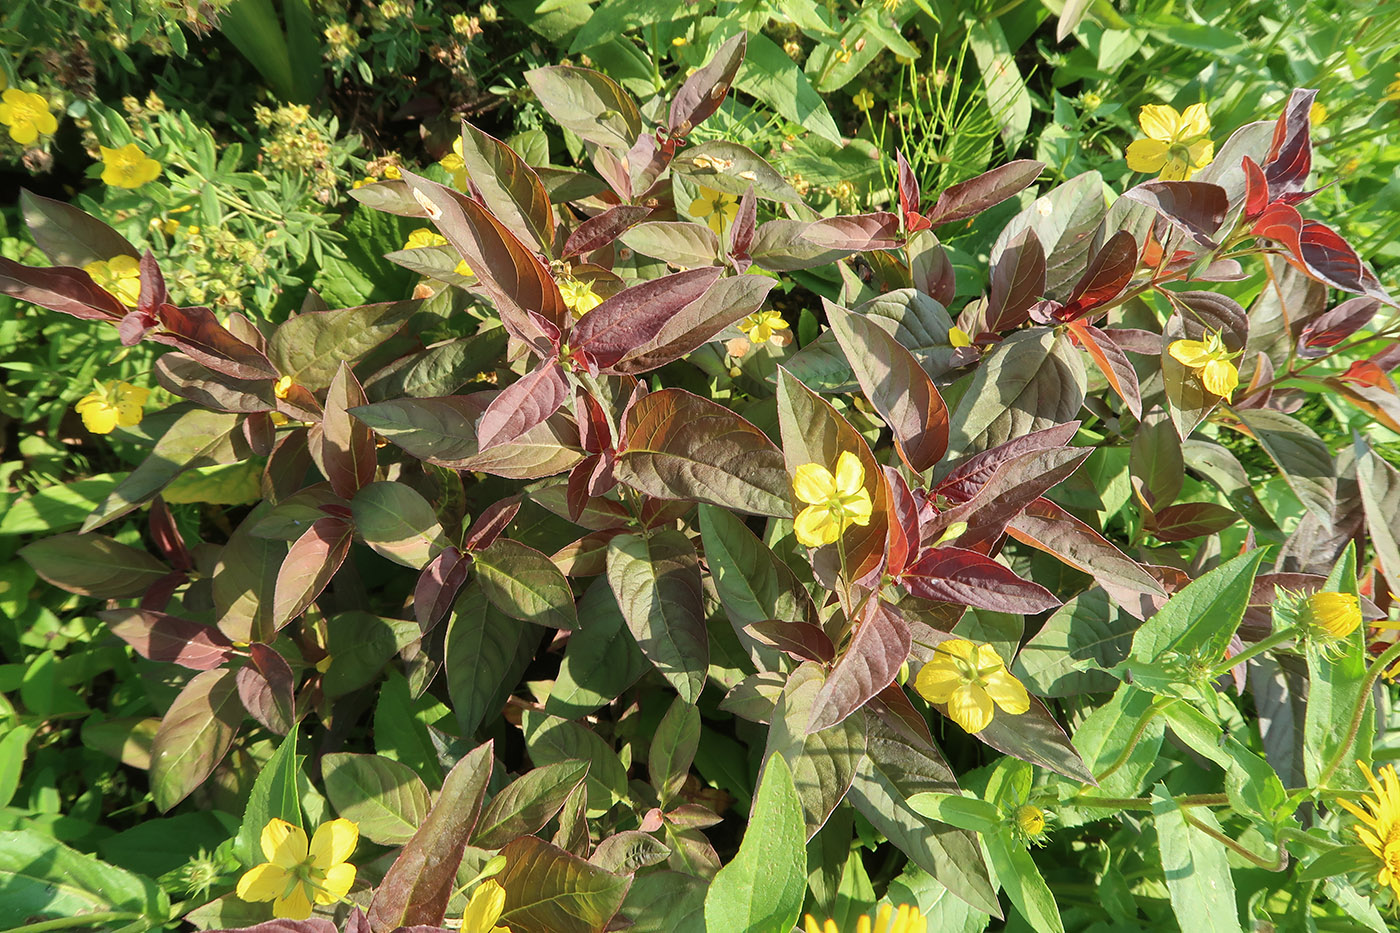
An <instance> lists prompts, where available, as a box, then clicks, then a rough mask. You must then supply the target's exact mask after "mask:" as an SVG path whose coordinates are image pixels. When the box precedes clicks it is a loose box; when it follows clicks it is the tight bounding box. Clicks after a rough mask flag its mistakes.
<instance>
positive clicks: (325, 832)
mask: <svg viewBox="0 0 1400 933" xmlns="http://www.w3.org/2000/svg"><path fill="white" fill-rule="evenodd" d="M359 841H360V829H359V827H358V826H356V825H355V824H354V823H352V822H351V821H350V820H345V819H340V820H331V821H330V822H329V823H322V824H321V825H320V826H318V827H317V828H316V834H315V835H314V836H312V837H311V844H310V846H309V847H308V846H307V843H306V831H305V830H303V829H302V828H301V827H300V826H293V825H292V824H291V823H288V822H286V821H285V820H279V819H275V818H274V819H273V820H271V821H269V822H268V824H267V825H266V826H265V827H263V831H262V839H261V843H262V853H263V857H264V858H266V859H267V861H266V862H263V863H262V864H261V865H255V866H253V867H252V868H251V869H249V870H248V872H247V873H246V874H244V875H243V877H242V878H240V879H238V896H239V897H241V898H242V899H243V900H245V901H272V915H273V916H274V917H278V918H281V919H284V920H305V919H306V918H307V917H310V916H311V907H312V904H313V903H314V904H321V905H325V904H334V903H335V902H336V901H339V900H341V899H343V898H344V897H345V895H346V894H348V893H349V892H350V886H351V885H353V884H354V883H355V866H354V865H350V864H348V863H347V861H346V860H347V859H349V858H350V856H351V854H352V853H353V852H354V851H355V845H356V844H357V843H358V842H359Z"/></svg>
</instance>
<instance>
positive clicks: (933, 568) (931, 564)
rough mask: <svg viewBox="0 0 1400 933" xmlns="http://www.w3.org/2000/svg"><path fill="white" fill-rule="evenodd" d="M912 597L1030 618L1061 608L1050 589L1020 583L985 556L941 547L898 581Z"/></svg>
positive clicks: (1011, 572)
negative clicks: (1036, 614) (1039, 613)
mask: <svg viewBox="0 0 1400 933" xmlns="http://www.w3.org/2000/svg"><path fill="white" fill-rule="evenodd" d="M900 583H902V584H903V585H904V588H905V589H906V590H908V591H909V594H910V595H911V596H917V597H919V598H920V599H936V600H940V601H942V602H948V603H955V604H958V605H963V606H975V607H977V608H978V609H990V610H992V611H993V612H1011V613H1018V614H1021V615H1031V614H1033V613H1037V612H1044V611H1045V610H1047V609H1054V608H1055V607H1057V606H1059V605H1060V601H1059V600H1058V599H1056V598H1055V597H1054V596H1053V595H1052V594H1051V593H1050V591H1049V590H1047V589H1046V588H1045V587H1043V586H1041V585H1040V584H1038V583H1032V582H1030V581H1029V580H1023V579H1021V578H1020V577H1018V576H1017V575H1016V574H1015V572H1014V571H1012V570H1011V569H1010V568H1009V567H1007V566H1005V565H1004V564H999V563H997V562H996V561H994V560H992V559H991V558H990V557H987V556H986V555H984V554H979V553H977V552H976V551H968V550H964V549H963V548H957V547H940V548H934V549H932V550H930V551H929V552H928V553H927V554H925V555H924V556H923V557H921V558H919V560H918V561H916V562H915V563H914V565H913V566H911V567H910V568H909V569H908V570H906V571H905V573H904V576H903V577H901V578H900Z"/></svg>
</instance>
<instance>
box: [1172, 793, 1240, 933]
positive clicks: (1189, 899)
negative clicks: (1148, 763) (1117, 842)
mask: <svg viewBox="0 0 1400 933" xmlns="http://www.w3.org/2000/svg"><path fill="white" fill-rule="evenodd" d="M1191 813H1192V815H1191V820H1192V822H1194V823H1196V824H1199V825H1204V826H1205V827H1206V828H1207V829H1210V830H1212V831H1213V832H1214V833H1216V834H1220V835H1223V833H1222V832H1221V828H1220V824H1219V823H1218V822H1217V821H1216V819H1215V815H1214V814H1212V813H1211V812H1210V810H1208V809H1206V808H1203V807H1202V808H1192V811H1191ZM1152 814H1153V819H1152V823H1153V825H1154V826H1155V827H1156V829H1157V845H1158V849H1159V850H1160V852H1161V856H1162V872H1163V875H1164V877H1165V879H1166V885H1167V894H1168V895H1169V896H1170V898H1171V905H1172V911H1173V913H1175V914H1176V918H1177V922H1178V923H1179V924H1180V925H1181V928H1182V929H1183V930H1210V931H1212V933H1239V931H1240V929H1241V927H1240V921H1239V908H1238V907H1237V906H1236V904H1235V881H1234V877H1233V876H1232V874H1231V871H1230V861H1229V853H1228V852H1227V851H1226V849H1225V847H1224V846H1223V845H1221V844H1220V843H1219V842H1217V841H1216V840H1215V839H1212V838H1211V837H1210V836H1208V835H1207V834H1206V833H1203V832H1201V831H1200V829H1198V828H1197V826H1193V825H1191V823H1188V822H1187V811H1186V809H1185V808H1184V807H1182V806H1181V805H1180V804H1178V803H1177V802H1176V801H1175V800H1173V799H1172V798H1171V796H1170V794H1169V792H1168V791H1167V789H1166V785H1164V784H1159V785H1157V787H1155V788H1154V789H1153V795H1152Z"/></svg>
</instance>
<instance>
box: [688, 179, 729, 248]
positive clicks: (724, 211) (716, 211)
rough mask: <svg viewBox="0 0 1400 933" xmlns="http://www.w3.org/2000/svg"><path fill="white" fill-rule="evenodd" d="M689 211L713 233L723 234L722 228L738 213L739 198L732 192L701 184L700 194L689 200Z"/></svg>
mask: <svg viewBox="0 0 1400 933" xmlns="http://www.w3.org/2000/svg"><path fill="white" fill-rule="evenodd" d="M690 213H691V214H692V215H693V216H695V217H698V218H700V219H701V220H704V221H705V223H706V225H707V226H709V228H710V229H711V230H713V231H714V232H715V233H717V234H719V235H720V236H724V228H725V227H726V226H727V225H728V224H730V223H731V222H733V220H734V218H735V217H736V216H738V214H739V199H738V198H736V197H735V196H734V195H732V194H725V193H724V192H723V191H716V190H714V189H713V188H706V187H704V186H701V188H700V196H699V197H698V198H696V199H695V200H694V201H691V202H690Z"/></svg>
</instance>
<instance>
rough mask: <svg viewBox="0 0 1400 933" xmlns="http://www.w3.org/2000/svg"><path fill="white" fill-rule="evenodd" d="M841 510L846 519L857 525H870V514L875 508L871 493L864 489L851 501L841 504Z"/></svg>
mask: <svg viewBox="0 0 1400 933" xmlns="http://www.w3.org/2000/svg"><path fill="white" fill-rule="evenodd" d="M841 510H842V511H843V512H844V513H845V515H846V517H847V518H848V519H850V520H851V521H852V522H855V523H856V524H857V525H868V524H870V514H871V513H872V512H873V511H874V510H875V507H874V506H873V505H872V504H871V503H870V493H869V492H867V491H865V490H864V489H862V490H861V491H860V492H858V493H856V494H855V496H854V497H852V498H851V499H849V500H847V501H845V502H843V503H841Z"/></svg>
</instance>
